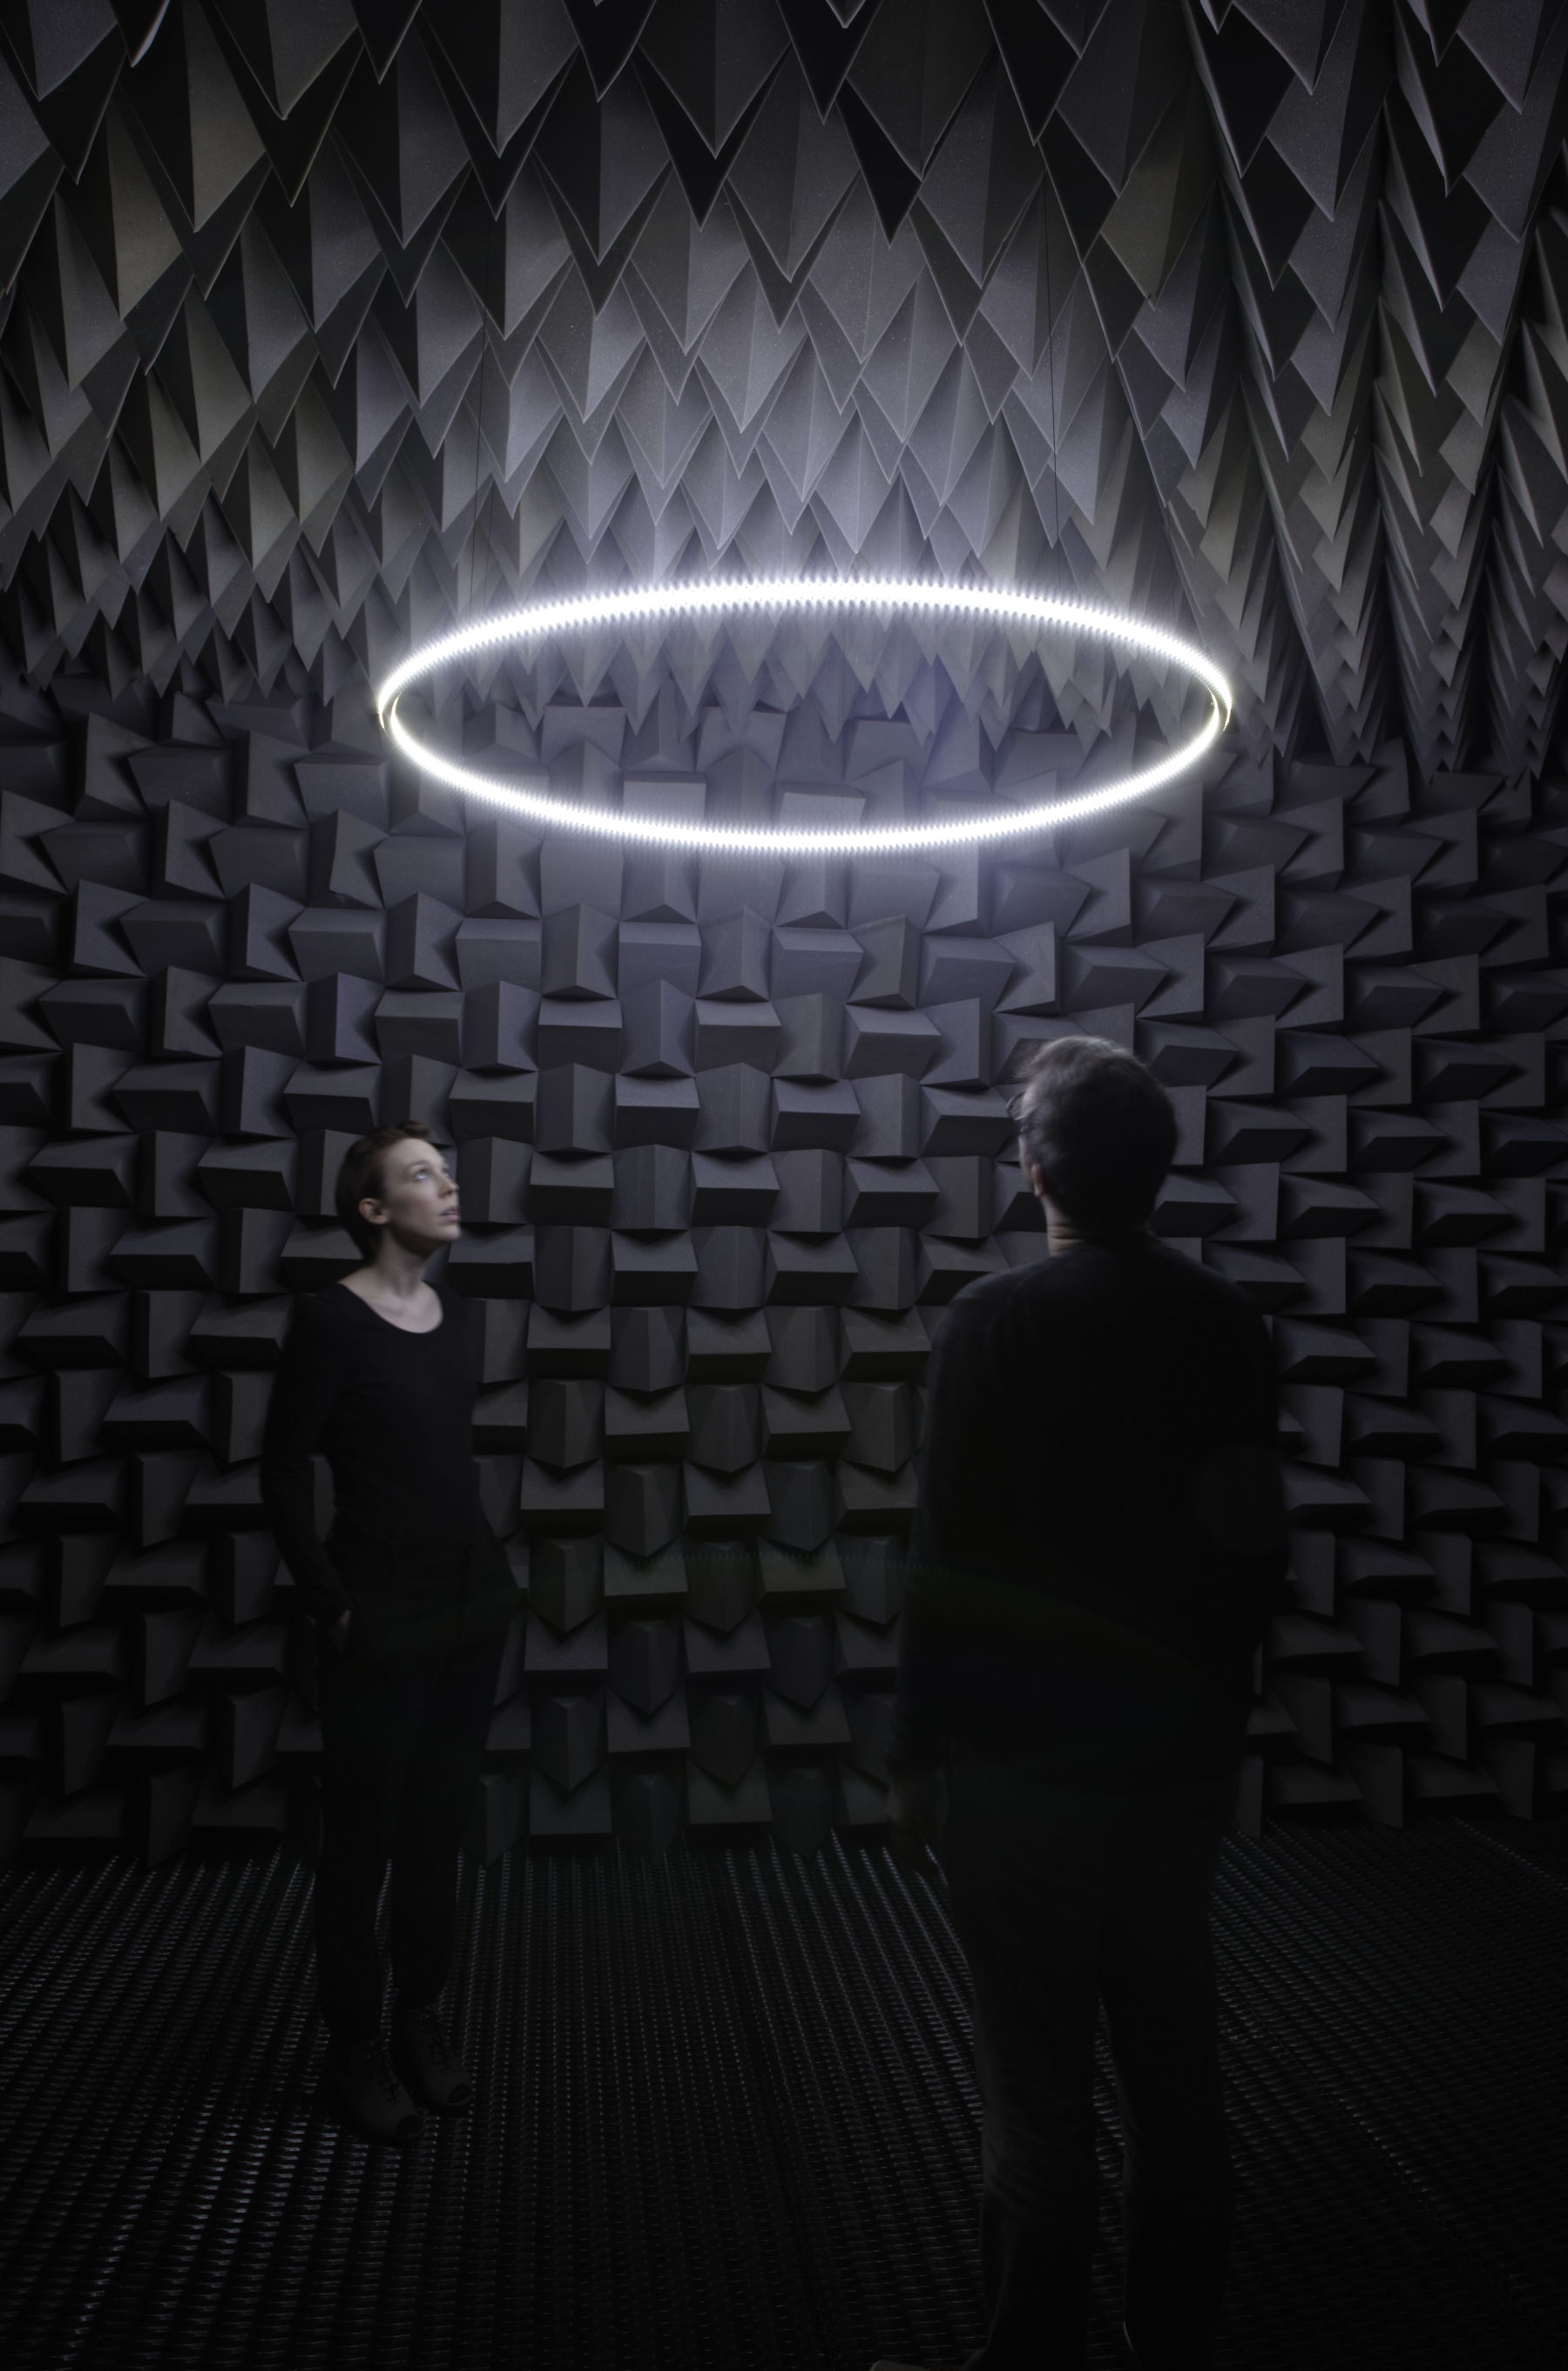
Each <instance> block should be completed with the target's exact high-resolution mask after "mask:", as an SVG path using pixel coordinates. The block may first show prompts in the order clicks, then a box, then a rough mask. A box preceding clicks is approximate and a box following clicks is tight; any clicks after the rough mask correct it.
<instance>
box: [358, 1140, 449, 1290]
mask: <svg viewBox="0 0 1568 2371" xmlns="http://www.w3.org/2000/svg"><path fill="white" fill-rule="evenodd" d="M332 1198H333V1200H334V1202H335V1203H336V1205H337V1212H338V1216H339V1218H340V1219H341V1220H343V1225H344V1226H345V1227H346V1228H347V1229H348V1231H349V1233H350V1234H351V1235H352V1236H353V1237H354V1242H355V1243H356V1244H357V1245H358V1247H359V1249H360V1251H361V1252H362V1253H363V1254H364V1255H365V1257H366V1259H367V1260H373V1259H374V1258H375V1257H376V1251H377V1244H378V1243H380V1241H381V1239H382V1237H383V1235H384V1234H385V1233H386V1232H387V1231H388V1230H389V1229H390V1230H391V1232H393V1233H394V1234H396V1235H397V1236H398V1237H400V1238H401V1239H402V1240H404V1241H406V1242H409V1243H413V1244H421V1243H428V1244H429V1246H430V1248H431V1250H432V1251H434V1250H435V1249H436V1245H437V1244H438V1243H451V1242H452V1241H454V1239H455V1238H456V1237H457V1235H458V1234H459V1232H460V1229H459V1223H458V1189H457V1186H456V1185H454V1183H453V1181H452V1174H451V1172H450V1170H449V1169H448V1168H447V1163H446V1161H445V1159H444V1157H443V1156H442V1154H441V1153H439V1152H438V1151H436V1146H435V1143H434V1141H433V1139H432V1138H431V1134H430V1130H429V1129H428V1128H425V1127H424V1126H423V1125H422V1124H421V1122H420V1121H418V1120H413V1119H403V1120H399V1121H398V1122H397V1123H396V1125H395V1126H394V1127H391V1128H372V1129H371V1131H370V1134H369V1135H368V1136H362V1137H361V1138H360V1139H359V1141H358V1143H357V1144H351V1145H350V1146H349V1149H348V1151H346V1152H345V1153H344V1155H343V1166H342V1168H341V1169H340V1170H339V1171H338V1182H337V1186H336V1189H335V1191H334V1193H333V1197H332Z"/></svg>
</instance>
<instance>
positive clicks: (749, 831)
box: [376, 577, 1233, 856]
mask: <svg viewBox="0 0 1568 2371" xmlns="http://www.w3.org/2000/svg"><path fill="white" fill-rule="evenodd" d="M827 608H841V609H873V610H889V611H892V610H900V609H901V610H907V611H924V612H927V613H935V614H937V615H940V616H947V617H963V618H974V619H989V620H991V621H992V622H993V623H995V624H997V625H1009V624H1011V625H1024V626H1033V627H1037V628H1040V629H1041V630H1048V631H1049V630H1055V631H1059V632H1065V633H1070V634H1074V635H1088V636H1091V637H1094V638H1097V639H1098V640H1100V641H1102V642H1110V643H1114V644H1118V645H1121V646H1124V647H1125V648H1127V649H1129V650H1132V651H1140V652H1144V653H1147V654H1148V655H1149V656H1150V657H1153V658H1156V659H1164V660H1167V662H1168V663H1169V664H1170V665H1173V666H1176V667H1179V668H1181V669H1183V670H1184V671H1185V672H1186V673H1187V674H1188V675H1190V676H1192V677H1196V679H1197V680H1198V681H1199V682H1200V683H1202V685H1203V686H1204V688H1205V689H1206V690H1207V692H1208V694H1209V713H1208V715H1207V716H1206V717H1205V719H1204V721H1203V723H1202V726H1201V727H1200V729H1199V730H1198V732H1197V733H1195V734H1193V736H1192V738H1191V740H1190V741H1187V742H1184V743H1183V744H1182V746H1180V747H1179V748H1178V749H1174V750H1172V751H1171V752H1170V754H1169V755H1168V756H1167V757H1165V758H1160V759H1159V760H1158V761H1157V762H1156V764H1154V765H1152V766H1145V767H1143V768H1141V769H1139V770H1138V771H1137V772H1136V773H1131V774H1124V775H1122V776H1121V779H1120V781H1113V782H1106V783H1102V784H1100V785H1099V786H1098V788H1097V789H1095V790H1092V791H1080V792H1077V793H1076V794H1075V795H1069V796H1068V797H1066V798H1061V799H1049V800H1046V801H1044V802H1043V803H1042V804H1040V805H1038V806H1032V807H1005V808H1003V809H1002V810H1001V811H1000V812H997V811H995V810H993V811H992V812H990V813H988V814H984V815H958V816H949V817H947V818H945V819H944V820H942V821H941V822H935V823H890V824H869V825H865V826H862V827H856V828H855V829H853V830H825V829H814V828H812V827H808V826H796V827H784V826H778V827H773V826H771V825H741V824H713V823H698V822H691V821H688V820H686V819H685V818H682V817H678V816H673V815H671V816H663V815H633V814H629V813H626V812H623V811H622V810H621V808H619V807H594V806H579V805H578V804H575V801H572V800H570V799H561V798H555V797H553V796H552V794H551V793H550V792H546V791H532V790H527V789H524V788H522V787H521V786H519V785H518V784H516V783H512V782H507V781H503V780H502V779H501V778H500V777H499V776H498V775H495V774H486V773H483V772H482V771H481V770H480V769H478V768H477V767H473V766H465V765H463V764H461V763H460V762H459V760H458V759H456V758H449V757H447V756H446V755H445V754H444V753H443V752H442V751H441V750H438V749H432V748H429V747H427V746H425V745H424V743H423V742H420V741H417V740H416V739H415V738H414V736H413V734H412V733H411V732H410V731H409V729H408V727H407V725H406V724H405V723H403V721H402V718H401V716H400V715H399V713H398V695H399V694H400V692H402V691H405V690H406V689H407V688H408V687H409V685H410V684H412V683H417V682H418V681H419V680H420V678H421V677H424V676H426V675H429V674H432V673H433V672H434V670H435V669H436V667H439V666H446V665H450V664H451V662H452V661H454V660H457V659H463V658H467V657H469V656H470V654H471V653H474V652H476V651H484V650H493V649H494V648H495V647H496V645H497V644H498V643H502V642H535V641H538V640H539V639H540V637H541V636H544V635H547V634H564V633H572V632H580V631H582V630H585V629H586V628H588V627H592V626H611V625H631V624H633V623H635V622H637V621H638V620H641V619H662V618H702V617H708V618H714V617H716V618H718V619H720V621H721V622H722V620H723V619H724V617H725V616H726V615H735V614H738V613H740V612H743V611H746V610H752V609H770V610H801V609H805V610H820V609H827ZM1232 704H1233V703H1232V700H1231V692H1230V686H1229V684H1228V683H1227V682H1226V680H1225V677H1224V676H1223V675H1222V674H1221V672H1220V670H1219V668H1218V667H1217V666H1215V665H1214V662H1213V660H1212V659H1210V658H1209V657H1208V656H1207V654H1206V653H1204V652H1202V651H1200V650H1198V649H1196V648H1195V647H1194V645H1193V644H1192V643H1191V642H1183V641H1182V640H1181V638H1180V637H1179V635H1177V634H1171V633H1167V632H1166V631H1165V630H1164V629H1163V628H1162V627H1159V626H1150V625H1145V624H1144V623H1143V622H1142V621H1141V620H1140V619H1136V618H1125V617H1121V616H1120V615H1119V614H1118V613H1117V612H1116V611H1115V610H1113V609H1096V608H1092V607H1087V606H1086V605H1083V604H1080V603H1078V602H1076V601H1062V600H1058V599H1056V598H1054V597H1053V596H1050V595H1044V594H1034V593H1007V592H1002V591H1000V590H998V589H996V588H995V587H994V586H991V585H968V584H921V583H915V582H911V583H902V582H897V581H894V580H892V579H889V578H880V577H874V578H869V579H860V580H857V581H854V582H847V583H844V584H838V583H834V582H822V583H819V584H810V583H807V584H801V583H799V582H797V581H796V580H795V579H793V578H788V577H785V578H761V579H758V580H757V581H755V582H752V583H738V584H705V585H654V586H650V587H648V588H646V589H645V590H643V591H640V592H621V593H604V594H589V595H586V596H582V597H580V598H578V599H575V600H569V601H542V602H539V603H536V604H534V605H532V606H531V607H524V608H521V609H508V610H506V611H505V612H504V613H503V614H502V615H501V616H499V617H495V618H485V619H480V620H479V621H478V622H477V623H476V624H473V625H469V626H459V628H458V629H457V630H456V631H455V632H453V633H450V634H443V635H442V636H441V637H440V638H439V640H438V641H436V642H427V643H426V644H425V646H424V649H423V650H419V651H414V652H413V653H411V655H410V656H409V657H408V658H406V659H404V660H403V662H402V664H401V666H398V667H395V668H394V669H393V671H392V673H391V674H390V675H389V677H387V679H386V681H385V683H383V684H382V686H381V688H380V689H379V691H378V692H377V695H376V711H377V716H378V717H379V718H380V721H381V724H382V728H383V730H384V731H385V732H387V733H388V734H389V735H390V736H391V738H392V740H393V741H394V742H395V743H396V745H397V746H398V747H399V748H400V749H401V751H402V753H403V755H404V756H405V757H406V758H410V759H412V762H413V764H414V765H416V766H417V767H418V768H419V769H420V771H421V772H422V773H425V774H428V775H430V776H431V777H432V779H433V780H435V781H439V782H445V783H447V785H448V786H449V787H450V788H451V789H452V790H455V791H462V792H465V793H466V795H467V796H468V797H470V798H475V799H484V800H487V801H489V803H490V804H492V805H494V806H499V807H505V808H506V809H508V810H509V811H510V812H511V813H512V814H514V815H521V816H524V817H526V818H527V820H528V821H529V822H530V823H537V824H556V825H560V826H563V827H565V828H566V829H568V830H572V831H586V832H593V833H596V834H598V836H599V837H600V838H603V839H623V840H634V841H639V842H651V843H653V844H654V845H656V846H658V847H663V848H699V849H714V850H730V851H732V852H734V853H736V854H747V853H755V854H761V855H774V856H778V855H783V856H811V855H830V856H860V855H880V854H886V853H888V852H889V851H891V850H899V849H918V848H942V847H951V846H953V845H954V844H955V843H958V842H960V841H964V840H983V839H1016V838H1018V837H1019V836H1020V835H1022V834H1025V833H1028V832H1034V831H1043V830H1045V829H1047V828H1049V827H1051V825H1053V824H1061V823H1068V822H1071V821H1072V820H1074V818H1075V817H1078V816H1081V815H1096V814H1098V812H1099V811H1100V809H1101V808H1104V807H1112V806H1120V805H1121V804H1124V803H1125V802H1126V801H1127V800H1129V799H1136V798H1141V797H1142V796H1143V795H1144V793H1145V792H1149V791H1153V790H1157V789H1158V788H1159V786H1160V785H1161V783H1163V782H1171V781H1176V780H1177V779H1178V777H1179V776H1180V775H1182V774H1184V773H1186V772H1187V771H1188V770H1189V769H1190V768H1191V767H1192V766H1194V765H1196V763H1197V761H1198V759H1199V758H1201V757H1202V755H1203V753H1204V751H1205V750H1206V749H1208V748H1210V747H1211V746H1213V744H1214V741H1215V739H1216V738H1217V737H1218V735H1219V734H1221V733H1222V732H1223V731H1224V730H1225V725H1226V724H1227V723H1229V721H1230V715H1231V708H1232Z"/></svg>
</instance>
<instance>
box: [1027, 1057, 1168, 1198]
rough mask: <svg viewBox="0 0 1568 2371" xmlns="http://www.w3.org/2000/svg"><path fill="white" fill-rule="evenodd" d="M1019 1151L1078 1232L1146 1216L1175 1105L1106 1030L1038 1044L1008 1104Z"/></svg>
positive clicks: (1164, 1162)
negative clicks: (1104, 1034)
mask: <svg viewBox="0 0 1568 2371" xmlns="http://www.w3.org/2000/svg"><path fill="white" fill-rule="evenodd" d="M1012 1110H1013V1113H1014V1116H1015V1118H1016V1122H1017V1128H1018V1134H1019V1137H1020V1138H1021V1139H1022V1141H1023V1146H1024V1155H1025V1159H1026V1160H1027V1161H1028V1164H1029V1166H1030V1167H1031V1168H1036V1169H1039V1170H1040V1174H1041V1175H1042V1176H1043V1178H1044V1180H1045V1190H1046V1192H1047V1194H1048V1195H1049V1196H1050V1197H1051V1200H1052V1201H1053V1202H1054V1203H1055V1205H1056V1207H1057V1209H1059V1210H1060V1211H1061V1212H1062V1214H1063V1217H1064V1218H1066V1219H1067V1220H1070V1221H1071V1223H1072V1224H1073V1225H1074V1227H1077V1228H1078V1229H1080V1230H1081V1232H1084V1233H1085V1234H1121V1233H1126V1232H1131V1231H1132V1230H1133V1229H1134V1228H1137V1227H1141V1226H1143V1225H1144V1222H1145V1220H1147V1219H1148V1217H1149V1214H1150V1212H1151V1211H1152V1210H1153V1209H1154V1207H1155V1202H1156V1197H1157V1196H1158V1194H1159V1190H1160V1187H1161V1185H1163V1184H1164V1183H1165V1178H1166V1173H1167V1171H1168V1169H1169V1167H1170V1164H1171V1162H1172V1160H1173V1159H1174V1158H1175V1154H1176V1139H1177V1127H1176V1111H1175V1107H1174V1105H1172V1103H1171V1100H1170V1097H1169V1096H1168V1095H1167V1093H1166V1091H1165V1089H1164V1088H1163V1087H1162V1086H1161V1084H1160V1082H1159V1081H1158V1080H1157V1079H1156V1076H1155V1074H1154V1072H1153V1071H1152V1070H1149V1069H1148V1067H1147V1066H1146V1064H1144V1063H1143V1062H1140V1061H1139V1059H1138V1058H1137V1056H1136V1055H1135V1054H1129V1053H1127V1052H1126V1051H1124V1049H1123V1048H1122V1047H1120V1046H1113V1045H1112V1044H1111V1043H1110V1041H1109V1038H1106V1037H1058V1038H1055V1039H1053V1040H1052V1041H1051V1044H1050V1045H1046V1046H1041V1047H1038V1048H1037V1050H1036V1051H1035V1052H1034V1054H1033V1055H1032V1056H1031V1057H1030V1058H1029V1060H1028V1065H1027V1067H1026V1068H1025V1070H1024V1072H1023V1077H1022V1081H1021V1084H1020V1086H1019V1088H1018V1090H1017V1092H1016V1094H1015V1096H1014V1100H1013V1104H1012Z"/></svg>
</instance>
